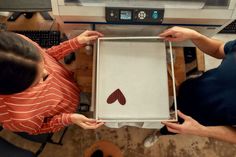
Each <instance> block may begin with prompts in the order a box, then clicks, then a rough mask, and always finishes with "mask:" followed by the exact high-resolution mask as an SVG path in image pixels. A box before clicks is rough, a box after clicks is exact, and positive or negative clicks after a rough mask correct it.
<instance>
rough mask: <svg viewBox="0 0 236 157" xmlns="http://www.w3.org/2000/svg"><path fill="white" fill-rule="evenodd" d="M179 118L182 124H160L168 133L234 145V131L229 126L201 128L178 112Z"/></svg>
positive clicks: (235, 141) (235, 138)
mask: <svg viewBox="0 0 236 157" xmlns="http://www.w3.org/2000/svg"><path fill="white" fill-rule="evenodd" d="M178 115H179V117H181V118H182V119H183V120H184V123H183V124H178V123H171V122H162V123H163V124H164V125H166V127H167V129H168V131H170V132H173V133H177V134H190V135H198V136H203V137H211V138H215V139H218V140H222V141H227V142H231V143H236V129H235V128H233V127H230V126H203V125H201V124H200V123H198V122H197V121H196V120H194V119H193V118H192V117H190V116H187V115H185V114H183V113H181V112H180V111H178Z"/></svg>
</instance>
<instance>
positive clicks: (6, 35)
mask: <svg viewBox="0 0 236 157" xmlns="http://www.w3.org/2000/svg"><path fill="white" fill-rule="evenodd" d="M100 36H103V35H102V34H101V33H99V32H96V31H85V32H83V33H82V34H80V35H79V36H77V37H76V38H73V39H71V40H68V41H65V42H63V43H61V44H60V45H58V46H54V47H52V48H50V49H47V50H43V49H42V48H41V47H39V46H38V45H37V44H36V43H35V42H33V41H32V40H30V39H29V38H27V37H25V36H22V35H19V34H15V33H11V32H0V123H1V124H2V126H3V128H5V129H8V130H10V131H13V132H27V133H29V134H40V133H49V132H56V131H59V130H60V129H61V128H63V127H65V126H67V125H70V124H76V125H78V126H80V127H82V128H84V129H96V128H98V127H100V126H101V125H103V123H102V122H97V121H96V120H94V119H90V118H87V117H85V116H83V115H81V114H78V113H75V112H76V110H77V107H78V104H79V94H80V92H79V88H78V86H77V84H76V83H75V81H74V79H73V74H72V72H70V71H68V70H67V69H65V68H64V67H63V65H62V64H61V63H60V62H59V60H60V59H62V58H63V57H64V56H66V55H68V54H69V53H70V52H72V51H73V50H76V49H79V48H81V47H83V46H85V45H86V43H88V42H93V41H95V40H96V39H97V38H98V37H100Z"/></svg>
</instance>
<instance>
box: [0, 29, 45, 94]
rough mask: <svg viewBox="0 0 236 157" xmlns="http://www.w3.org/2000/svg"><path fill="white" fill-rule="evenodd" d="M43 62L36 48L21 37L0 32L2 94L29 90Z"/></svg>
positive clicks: (0, 81) (0, 87) (0, 91)
mask: <svg viewBox="0 0 236 157" xmlns="http://www.w3.org/2000/svg"><path fill="white" fill-rule="evenodd" d="M40 61H41V57H40V54H39V52H38V49H37V48H36V46H34V45H33V44H32V43H30V42H28V41H27V40H25V39H24V38H23V37H21V36H20V35H17V34H15V33H11V32H0V94H1V95H7V94H14V93H20V92H22V91H24V90H26V89H27V88H29V87H30V86H31V85H32V84H33V82H34V81H35V79H36V76H37V74H38V68H37V67H38V63H39V62H40Z"/></svg>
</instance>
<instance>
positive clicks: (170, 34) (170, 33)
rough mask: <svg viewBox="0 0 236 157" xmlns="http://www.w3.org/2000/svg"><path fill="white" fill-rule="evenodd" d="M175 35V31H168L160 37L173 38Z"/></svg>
mask: <svg viewBox="0 0 236 157" xmlns="http://www.w3.org/2000/svg"><path fill="white" fill-rule="evenodd" d="M173 34H174V31H173V30H167V31H166V32H163V33H161V34H160V35H159V36H160V37H168V36H172V35H173Z"/></svg>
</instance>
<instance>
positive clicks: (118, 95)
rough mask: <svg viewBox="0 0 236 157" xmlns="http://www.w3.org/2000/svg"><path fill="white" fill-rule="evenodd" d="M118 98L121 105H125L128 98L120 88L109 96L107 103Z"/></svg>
mask: <svg viewBox="0 0 236 157" xmlns="http://www.w3.org/2000/svg"><path fill="white" fill-rule="evenodd" d="M116 100H118V101H119V103H120V104H121V105H125V103H126V99H125V96H124V94H123V93H122V92H121V91H120V89H117V90H115V91H114V92H113V93H111V94H110V96H109V97H108V98H107V103H108V104H112V103H114V102H115V101H116Z"/></svg>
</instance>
